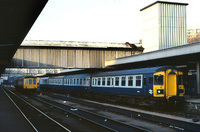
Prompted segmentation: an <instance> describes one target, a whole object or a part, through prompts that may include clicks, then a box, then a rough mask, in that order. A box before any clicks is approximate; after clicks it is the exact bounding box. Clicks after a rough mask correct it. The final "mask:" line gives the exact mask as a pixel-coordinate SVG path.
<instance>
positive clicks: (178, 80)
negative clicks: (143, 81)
mask: <svg viewBox="0 0 200 132" xmlns="http://www.w3.org/2000/svg"><path fill="white" fill-rule="evenodd" d="M153 93H154V94H153V96H154V97H164V98H166V99H169V98H174V97H175V98H176V97H180V96H183V95H184V93H185V89H184V85H183V73H182V72H180V71H177V69H171V68H170V69H166V70H164V71H159V72H156V73H154V85H153Z"/></svg>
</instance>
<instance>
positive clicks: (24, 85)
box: [15, 76, 37, 92]
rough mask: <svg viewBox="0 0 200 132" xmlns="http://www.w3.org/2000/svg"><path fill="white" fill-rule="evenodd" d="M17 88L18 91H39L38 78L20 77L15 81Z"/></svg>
mask: <svg viewBox="0 0 200 132" xmlns="http://www.w3.org/2000/svg"><path fill="white" fill-rule="evenodd" d="M15 88H16V90H17V91H32V92H35V91H36V90H37V78H36V77H35V76H25V77H19V78H18V79H17V80H16V81H15Z"/></svg>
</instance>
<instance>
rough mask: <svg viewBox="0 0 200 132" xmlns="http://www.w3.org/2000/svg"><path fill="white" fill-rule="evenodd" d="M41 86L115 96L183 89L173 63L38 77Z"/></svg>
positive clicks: (174, 93) (170, 94) (172, 94)
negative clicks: (170, 64)
mask: <svg viewBox="0 0 200 132" xmlns="http://www.w3.org/2000/svg"><path fill="white" fill-rule="evenodd" d="M40 88H41V89H48V90H52V89H53V90H57V91H66V92H67V93H81V94H88V93H90V94H93V95H101V96H106V97H110V98H113V97H116V99H122V100H127V99H128V100H129V99H137V98H146V99H149V98H153V99H156V98H157V99H158V98H159V99H161V98H162V99H170V98H177V97H182V96H183V95H184V93H185V89H184V85H183V73H182V72H181V71H178V69H177V68H176V67H174V66H160V67H151V68H140V69H129V70H118V71H107V72H96V73H92V74H91V73H90V74H76V75H66V76H60V77H49V78H41V79H40Z"/></svg>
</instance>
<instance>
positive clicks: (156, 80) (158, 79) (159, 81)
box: [154, 75, 163, 85]
mask: <svg viewBox="0 0 200 132" xmlns="http://www.w3.org/2000/svg"><path fill="white" fill-rule="evenodd" d="M154 85H163V75H155V76H154Z"/></svg>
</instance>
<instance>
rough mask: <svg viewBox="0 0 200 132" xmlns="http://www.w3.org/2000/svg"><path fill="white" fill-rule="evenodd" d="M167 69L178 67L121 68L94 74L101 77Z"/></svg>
mask: <svg viewBox="0 0 200 132" xmlns="http://www.w3.org/2000/svg"><path fill="white" fill-rule="evenodd" d="M167 69H176V67H174V66H160V67H149V68H140V69H129V70H120V71H108V72H99V73H95V74H93V76H94V77H100V76H121V75H137V74H148V73H155V72H159V71H166V70H167Z"/></svg>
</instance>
